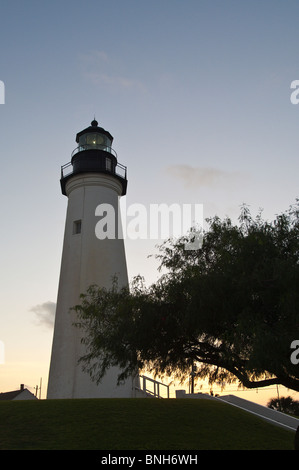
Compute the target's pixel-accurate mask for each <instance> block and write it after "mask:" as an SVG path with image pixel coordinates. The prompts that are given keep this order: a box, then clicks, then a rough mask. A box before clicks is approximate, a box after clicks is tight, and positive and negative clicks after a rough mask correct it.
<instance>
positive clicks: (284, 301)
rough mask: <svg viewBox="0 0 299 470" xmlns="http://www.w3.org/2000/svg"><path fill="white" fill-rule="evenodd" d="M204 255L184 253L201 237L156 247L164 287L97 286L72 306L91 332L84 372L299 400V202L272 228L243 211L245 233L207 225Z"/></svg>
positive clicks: (138, 281)
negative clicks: (297, 352)
mask: <svg viewBox="0 0 299 470" xmlns="http://www.w3.org/2000/svg"><path fill="white" fill-rule="evenodd" d="M207 224H208V229H207V230H206V231H205V233H204V234H203V243H202V247H201V248H200V249H197V250H186V249H185V246H186V243H187V241H188V239H189V240H190V238H191V239H192V237H193V236H194V232H192V230H191V232H190V234H188V235H187V236H186V237H181V238H180V239H178V240H175V241H174V240H167V241H166V242H165V243H163V244H162V245H161V246H160V247H159V253H158V255H156V256H157V258H158V259H159V261H160V269H164V270H166V273H165V274H163V275H161V277H160V279H159V280H158V281H157V282H156V283H154V284H152V285H151V286H149V287H146V285H145V283H144V280H143V278H142V277H141V276H137V277H136V278H134V279H133V281H132V283H131V286H130V288H123V289H118V286H117V281H116V280H115V282H114V284H113V287H112V289H111V290H106V289H103V288H99V287H97V286H91V287H90V288H89V289H88V291H87V292H86V293H85V294H82V296H81V304H80V305H77V306H75V307H74V308H75V310H76V312H77V315H78V322H77V326H78V327H81V328H82V329H83V331H84V335H83V338H84V339H83V340H82V341H83V342H84V343H85V344H86V348H87V353H86V355H85V356H83V357H82V358H81V362H82V363H83V365H84V368H85V369H86V370H87V371H89V373H90V374H91V376H92V377H93V379H94V380H97V381H100V380H101V378H102V377H103V375H104V374H105V372H106V370H107V368H109V367H110V366H112V365H118V366H120V368H121V370H122V373H121V375H120V376H119V380H120V381H121V380H123V379H124V378H126V377H127V376H128V375H130V374H132V373H134V372H136V370H140V369H143V368H145V367H146V368H147V369H149V370H150V371H152V372H153V373H155V374H156V375H158V376H160V377H161V376H163V375H172V376H175V377H176V378H182V379H184V378H186V377H187V376H188V375H189V374H190V369H191V366H192V365H193V364H196V365H197V368H196V377H197V379H203V378H206V379H208V381H209V383H210V384H213V383H216V384H218V385H221V386H225V385H226V384H229V383H233V382H236V381H237V382H239V383H240V384H242V385H243V386H244V387H246V388H256V387H265V386H268V385H273V384H281V385H284V386H285V387H287V388H289V389H293V390H296V391H299V373H298V365H296V364H294V363H293V362H292V361H291V360H290V356H291V353H292V350H291V349H290V345H291V343H292V342H293V341H294V340H296V339H298V337H299V289H298V286H299V236H298V235H299V201H298V200H297V201H296V204H295V205H294V206H291V207H290V208H289V210H288V211H286V212H284V213H282V214H280V215H278V216H277V217H276V218H275V220H274V221H273V222H268V221H265V220H263V219H262V216H261V212H260V213H259V214H258V216H257V217H256V218H253V217H252V216H251V214H250V211H249V209H248V207H247V206H243V207H242V209H241V213H240V216H239V222H238V224H233V223H232V221H231V219H230V218H225V219H224V220H220V218H219V217H214V218H211V219H207Z"/></svg>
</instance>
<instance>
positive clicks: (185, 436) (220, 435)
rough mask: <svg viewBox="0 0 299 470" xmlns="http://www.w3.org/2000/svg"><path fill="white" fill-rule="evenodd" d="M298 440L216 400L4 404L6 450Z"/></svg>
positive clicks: (1, 444) (259, 444)
mask: <svg viewBox="0 0 299 470" xmlns="http://www.w3.org/2000/svg"><path fill="white" fill-rule="evenodd" d="M294 435H295V433H294V432H291V431H287V430H285V429H282V428H280V427H277V426H274V425H272V424H269V423H267V422H265V421H263V420H261V419H259V418H257V417H255V416H254V415H251V414H250V413H247V412H244V411H242V410H240V409H238V408H235V407H233V406H231V405H228V404H224V403H221V402H217V401H214V400H187V399H182V400H179V399H170V400H155V399H142V398H138V399H92V400H87V399H85V400H39V401H38V400H36V401H35V400H32V401H7V402H4V401H2V402H0V450H22V449H26V450H27V449H32V450H34V449H35V450H38V449H41V450H48V449H50V450H55V449H64V450H73V449H77V450H89V449H94V450H173V449H176V450H187V449H189V450H212V449H219V450H221V449H222V450H225V449H227V450H229V449H234V450H239V449H243V450H246V449H250V450H254V449H258V450H264V449H265V450H276V449H277V450H279V449H281V450H287V449H290V450H292V449H293V442H294Z"/></svg>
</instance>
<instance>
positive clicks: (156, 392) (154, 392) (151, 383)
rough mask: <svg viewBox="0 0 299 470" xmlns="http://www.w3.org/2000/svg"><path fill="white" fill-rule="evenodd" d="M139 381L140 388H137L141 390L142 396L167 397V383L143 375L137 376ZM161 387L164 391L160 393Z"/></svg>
mask: <svg viewBox="0 0 299 470" xmlns="http://www.w3.org/2000/svg"><path fill="white" fill-rule="evenodd" d="M139 383H140V388H138V390H139V391H141V392H142V393H143V394H144V396H151V397H153V398H169V385H166V384H163V383H162V382H158V381H157V380H154V379H152V378H150V377H146V376H145V375H140V376H139ZM163 387H164V388H163ZM162 389H163V391H164V392H165V393H163V392H162V394H161V390H162ZM165 389H166V390H165ZM165 395H166V396H165Z"/></svg>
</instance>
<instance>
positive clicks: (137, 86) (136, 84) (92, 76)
mask: <svg viewBox="0 0 299 470" xmlns="http://www.w3.org/2000/svg"><path fill="white" fill-rule="evenodd" d="M85 77H86V78H87V79H88V80H90V81H91V82H92V83H93V84H94V85H108V86H110V87H112V88H114V89H121V90H130V89H133V90H137V91H140V92H145V91H146V87H145V86H144V85H143V84H142V83H141V82H140V81H138V80H134V79H133V78H129V77H122V76H117V75H112V74H105V73H97V72H89V73H85Z"/></svg>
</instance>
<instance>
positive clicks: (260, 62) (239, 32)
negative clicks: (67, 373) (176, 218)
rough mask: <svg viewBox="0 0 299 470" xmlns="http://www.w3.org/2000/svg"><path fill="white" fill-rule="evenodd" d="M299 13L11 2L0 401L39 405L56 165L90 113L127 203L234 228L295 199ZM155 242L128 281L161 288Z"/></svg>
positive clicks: (49, 324) (1, 35) (190, 1)
mask: <svg viewBox="0 0 299 470" xmlns="http://www.w3.org/2000/svg"><path fill="white" fill-rule="evenodd" d="M298 17H299V3H298V1H296V0H288V2H284V1H283V0H263V1H260V0H259V1H256V0H251V1H250V2H246V1H245V0H184V1H182V0H159V1H157V0H152V1H151V2H148V1H145V0H138V1H137V0H110V1H109V2H106V1H102V0H85V1H84V2H83V1H77V0H71V1H70V0H59V1H56V0H52V1H51V2H46V1H44V0H38V1H37V0H27V1H26V2H25V1H24V0H9V1H8V0H2V1H1V5H0V18H1V28H0V80H1V81H2V82H3V84H4V86H5V96H4V98H5V100H2V101H5V102H4V103H1V104H0V140H1V154H0V155H1V157H0V158H1V186H0V195H1V215H2V217H1V219H2V220H1V227H2V230H1V248H0V257H1V258H0V259H1V270H0V275H1V279H0V292H1V308H0V341H1V344H2V346H3V347H4V348H3V349H4V360H2V362H3V363H2V364H0V391H2V392H4V391H9V390H14V389H16V388H18V387H19V385H20V383H24V384H25V385H26V386H28V388H29V389H30V390H31V391H33V388H34V387H35V386H36V385H39V384H40V383H41V382H42V395H43V396H45V393H46V384H47V380H48V369H49V361H50V354H51V344H52V334H53V312H54V311H55V302H56V296H57V289H58V281H59V271H60V261H61V252H62V243H63V233H64V222H65V214H66V207H67V198H66V197H65V196H63V195H62V194H61V191H60V182H59V180H60V168H61V165H64V164H65V163H67V162H69V161H70V158H71V152H72V151H73V150H74V149H75V147H76V142H75V137H76V133H77V132H79V131H81V130H82V129H84V128H86V127H87V126H89V125H90V122H91V121H92V120H93V118H94V116H95V117H96V119H97V121H98V122H99V125H100V126H101V127H104V128H105V129H106V130H108V131H109V132H110V133H111V134H112V135H113V137H114V142H113V148H114V149H115V150H116V152H117V154H118V161H119V162H120V163H122V164H124V165H126V166H127V168H128V192H127V196H126V198H125V207H130V205H132V204H136V203H138V204H143V205H146V206H147V207H148V205H150V204H154V203H158V204H160V203H166V204H171V203H179V204H183V203H186V204H202V207H203V214H204V217H211V216H214V215H218V216H220V217H225V216H229V217H231V218H232V219H233V220H236V218H237V217H238V215H239V211H240V206H241V204H243V203H246V204H248V205H249V207H250V210H251V211H252V214H253V215H255V214H256V213H257V212H258V210H259V209H260V208H262V209H263V216H264V217H265V218H267V219H270V220H272V219H273V218H274V217H275V215H276V214H278V213H281V212H282V211H284V210H286V209H288V207H289V206H290V205H291V204H293V203H294V202H295V200H296V198H297V197H298V196H299V191H298V170H299V159H298V153H299V131H298V124H299V104H296V103H292V101H291V94H292V92H293V91H294V90H292V89H291V84H292V82H293V81H294V80H299V51H298V43H299V29H298ZM0 101H1V95H0ZM156 243H157V241H156V240H130V239H126V240H125V246H126V254H127V264H128V273H129V278H130V279H132V277H133V276H135V275H137V274H142V275H143V276H144V277H145V279H146V281H147V282H153V281H154V280H156V279H157V276H158V272H157V264H156V261H155V260H154V259H153V258H148V255H150V254H153V253H155V252H156V250H157V249H156V247H155V245H156ZM270 394H272V395H276V390H272V391H270ZM272 395H271V396H272ZM242 396H244V397H245V395H244V394H243V395H242ZM247 397H248V395H246V398H247ZM261 397H264V395H263V391H259V392H258V393H257V392H256V391H255V392H254V396H253V398H252V399H253V400H257V401H258V400H260V401H261V400H265V398H261Z"/></svg>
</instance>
